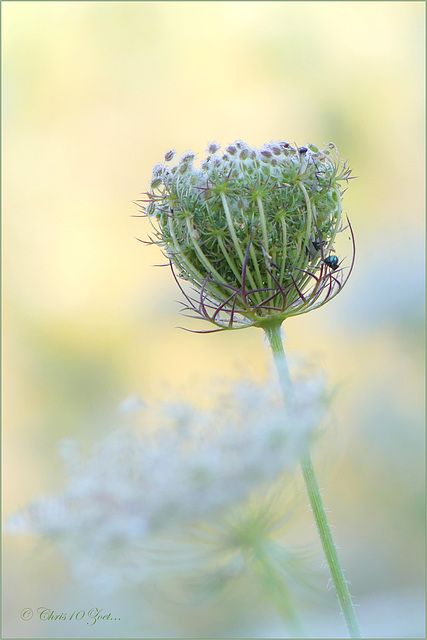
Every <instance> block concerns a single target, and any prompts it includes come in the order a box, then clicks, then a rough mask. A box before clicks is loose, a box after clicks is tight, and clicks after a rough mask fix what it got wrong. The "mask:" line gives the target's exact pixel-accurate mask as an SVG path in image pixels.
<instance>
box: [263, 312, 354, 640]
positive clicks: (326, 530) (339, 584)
mask: <svg viewBox="0 0 427 640" xmlns="http://www.w3.org/2000/svg"><path fill="white" fill-rule="evenodd" d="M265 332H266V334H267V337H268V340H269V342H270V346H271V350H272V351H273V356H274V361H275V363H276V367H277V372H278V375H279V380H280V385H281V387H282V392H283V398H284V401H285V404H286V403H289V400H290V399H291V398H292V383H291V378H290V376H289V370H288V366H287V364H286V356H285V351H284V349H283V344H282V339H281V329H280V325H279V324H272V325H270V326H268V327H266V328H265ZM301 467H302V473H303V476H304V480H305V485H306V489H307V493H308V496H309V498H310V504H311V507H312V509H313V514H314V518H315V520H316V525H317V529H318V531H319V536H320V540H321V542H322V547H323V551H324V553H325V556H326V560H327V562H328V565H329V569H330V572H331V576H332V580H333V583H334V586H335V592H336V594H337V598H338V601H339V604H340V607H341V611H342V613H343V616H344V619H345V621H346V624H347V628H348V631H349V634H350V638H361V637H362V636H361V634H360V630H359V623H358V621H357V617H356V612H355V610H354V606H353V601H352V599H351V595H350V592H349V590H348V585H347V582H346V580H345V577H344V572H343V570H342V567H341V564H340V561H339V559H338V554H337V550H336V546H335V544H334V541H333V538H332V534H331V529H330V527H329V524H328V520H327V518H326V513H325V508H324V506H323V501H322V496H321V494H320V490H319V485H318V484H317V480H316V475H315V472H314V468H313V463H312V462H311V458H310V453H309V451H308V449H307V450H306V451H304V452H303V454H302V455H301Z"/></svg>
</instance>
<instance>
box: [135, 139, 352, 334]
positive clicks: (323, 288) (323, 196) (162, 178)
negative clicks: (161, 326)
mask: <svg viewBox="0 0 427 640" xmlns="http://www.w3.org/2000/svg"><path fill="white" fill-rule="evenodd" d="M207 151H208V155H207V157H206V158H205V159H204V160H202V162H201V164H200V166H199V167H196V166H195V154H194V153H192V152H187V153H185V154H184V155H183V156H181V158H180V159H179V161H178V162H175V163H174V162H173V161H174V157H175V152H174V151H169V152H168V153H166V154H165V162H164V163H163V164H157V165H156V166H155V167H154V169H153V177H152V180H151V184H150V189H149V191H148V192H147V193H146V199H145V200H142V201H139V202H141V203H143V204H142V210H143V214H144V215H146V216H147V217H148V219H149V220H150V222H151V223H152V225H153V228H154V232H153V234H152V236H151V237H150V243H154V244H157V245H158V246H160V247H161V248H162V250H163V252H164V254H165V255H166V256H167V258H168V259H169V261H170V265H171V267H172V271H173V273H174V276H175V279H176V281H177V283H178V285H179V286H180V288H181V291H182V292H183V294H184V296H185V299H186V302H185V305H184V309H185V311H187V312H189V315H190V316H191V317H200V318H204V319H206V320H209V321H210V322H212V323H213V324H214V325H216V327H217V329H216V330H224V329H233V328H243V327H245V326H257V327H266V326H268V325H269V324H270V323H271V322H272V321H274V323H276V324H277V323H281V322H282V321H283V320H284V319H285V318H288V317H290V316H294V315H298V314H301V313H306V312H307V311H310V310H311V309H314V308H316V307H319V306H321V305H323V304H324V303H325V302H327V301H328V300H330V299H331V298H333V297H334V296H335V295H336V294H337V293H338V292H339V291H340V290H341V289H342V287H343V285H344V284H345V282H346V281H347V279H348V276H349V275H350V272H351V270H352V267H353V263H354V238H353V233H352V229H351V226H350V223H348V225H346V224H344V222H343V215H342V207H341V198H342V194H343V190H342V183H343V182H348V180H349V179H350V173H351V171H350V169H348V167H347V164H346V162H342V161H341V158H340V155H339V153H338V150H337V148H336V147H335V145H334V144H332V143H331V144H328V145H327V146H326V148H325V149H323V150H319V149H318V148H317V147H315V146H314V145H312V144H310V145H308V146H307V147H299V148H298V147H293V146H292V145H290V144H289V143H287V142H272V143H270V144H266V145H264V146H263V147H262V148H261V149H256V148H252V147H249V146H248V145H247V144H246V143H244V142H242V141H241V140H238V141H236V142H234V143H233V144H230V145H229V146H228V147H226V148H225V149H224V152H223V153H221V152H220V145H218V144H216V143H211V144H210V145H209V147H208V149H207ZM344 228H348V229H349V235H350V254H351V255H350V256H348V257H344V258H343V259H342V260H341V259H340V258H341V257H338V256H337V254H336V251H335V249H334V246H335V241H336V239H337V235H338V234H339V233H340V232H342V231H343V230H344ZM178 278H182V279H184V280H188V281H189V282H190V283H191V284H192V285H193V289H194V290H195V291H196V296H194V294H193V293H191V294H190V293H188V292H185V291H184V289H183V287H182V286H181V284H180V282H179V279H178ZM214 331H215V329H214Z"/></svg>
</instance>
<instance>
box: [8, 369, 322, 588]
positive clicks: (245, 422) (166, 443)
mask: <svg viewBox="0 0 427 640" xmlns="http://www.w3.org/2000/svg"><path fill="white" fill-rule="evenodd" d="M324 401H325V397H324V390H323V384H322V382H321V381H320V380H319V379H314V378H313V379H311V380H310V381H309V382H307V381H305V382H304V383H302V384H296V385H295V399H294V402H293V403H292V405H291V406H289V407H288V408H287V409H286V410H285V409H284V407H283V402H282V399H281V396H280V392H279V388H278V387H276V386H275V385H273V384H272V383H271V382H270V383H268V384H267V385H265V386H259V385H256V384H252V383H244V384H240V385H238V386H236V388H235V389H234V390H233V392H232V393H229V394H226V395H222V396H220V397H219V398H218V400H217V406H216V407H215V408H214V409H213V410H210V411H206V410H205V411H201V410H199V409H197V408H196V407H194V406H192V405H190V404H185V403H175V404H172V403H170V404H162V405H160V406H159V407H157V408H153V407H147V406H145V405H144V404H143V403H135V402H133V403H132V404H133V406H137V407H138V415H140V418H141V421H140V425H139V427H138V429H133V430H130V429H118V430H116V431H114V432H112V433H110V435H108V436H107V438H105V440H103V441H101V442H100V443H99V444H97V445H96V446H95V447H94V448H93V450H92V452H91V453H90V455H89V456H88V457H83V456H82V455H81V454H80V452H79V450H78V447H77V445H76V444H75V443H74V442H72V441H65V442H62V443H61V447H60V453H61V455H62V457H63V459H64V462H65V468H66V472H67V476H68V480H67V484H66V487H65V488H64V489H63V491H62V492H61V493H59V494H58V495H57V496H54V497H48V498H43V499H40V500H38V501H37V502H35V503H34V504H33V505H31V506H30V507H29V508H28V509H27V510H26V511H24V512H20V513H18V514H16V515H15V516H13V517H12V518H10V519H9V522H8V530H9V531H10V532H13V533H17V532H25V531H26V532H35V533H40V534H44V535H47V536H49V537H52V538H53V539H55V540H56V541H57V542H58V544H59V545H60V548H61V549H62V550H63V551H65V553H66V554H67V556H70V555H71V556H72V565H73V568H74V570H75V572H76V573H78V574H79V575H80V577H81V578H83V579H85V580H86V579H91V581H92V582H93V578H94V577H96V579H97V580H98V581H99V583H100V584H104V585H105V583H107V582H108V584H109V585H110V587H111V586H113V587H114V586H116V585H117V583H119V582H121V580H122V579H123V578H124V576H125V579H126V581H128V580H129V579H131V580H135V581H143V580H144V578H145V577H146V574H147V572H149V570H150V562H149V560H148V556H147V549H148V547H149V546H150V544H152V542H153V540H154V539H155V537H156V536H158V535H159V534H161V535H167V536H170V535H173V532H174V531H181V532H182V529H183V527H184V528H185V527H191V526H192V525H194V524H195V523H197V522H200V521H203V522H205V523H207V522H214V521H215V520H216V519H217V518H218V514H219V513H220V512H221V513H222V512H223V511H224V510H225V509H226V508H227V507H230V506H231V505H235V504H237V503H239V504H241V503H242V502H243V501H244V500H245V499H247V498H248V497H249V496H250V495H253V494H254V493H257V492H262V493H261V495H264V493H265V492H266V491H268V489H269V487H271V485H272V484H273V483H274V481H275V480H276V479H277V478H278V477H279V476H280V475H281V474H282V473H284V472H285V471H292V470H293V468H294V465H295V463H296V461H297V460H298V456H299V451H300V447H301V446H302V445H303V443H304V442H305V441H306V439H307V437H309V436H310V435H311V433H312V432H313V429H314V428H315V427H316V426H317V425H318V424H319V422H320V420H321V416H322V411H323V407H324ZM125 405H126V403H124V404H122V406H121V410H122V411H123V410H124V409H123V407H124V406H125ZM144 545H148V546H144ZM105 572H107V573H105ZM107 574H108V579H107V577H106V575H107ZM99 586H100V585H99Z"/></svg>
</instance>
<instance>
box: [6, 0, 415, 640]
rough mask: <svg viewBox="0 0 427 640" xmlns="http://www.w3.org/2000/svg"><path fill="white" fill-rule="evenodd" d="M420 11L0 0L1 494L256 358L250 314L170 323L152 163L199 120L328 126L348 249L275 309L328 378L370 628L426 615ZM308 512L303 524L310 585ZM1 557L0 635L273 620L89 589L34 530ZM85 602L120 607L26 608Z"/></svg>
mask: <svg viewBox="0 0 427 640" xmlns="http://www.w3.org/2000/svg"><path fill="white" fill-rule="evenodd" d="M424 11H425V8H424V3H422V2H10V1H6V2H2V27H3V29H2V42H3V69H2V71H3V180H2V187H3V193H2V195H3V202H2V204H3V235H2V240H3V243H2V244H3V247H2V248H3V450H2V452H3V489H4V491H3V507H4V514H5V515H8V514H10V513H12V512H13V511H14V510H16V509H18V508H21V507H23V506H25V505H26V504H27V503H28V502H30V501H31V500H32V499H34V498H35V497H37V496H39V495H41V494H49V493H52V492H55V490H56V489H57V487H58V485H60V484H61V482H62V478H63V476H62V472H61V468H60V463H59V461H58V457H57V453H56V447H57V443H58V441H59V440H61V439H63V438H74V439H77V440H78V441H79V442H80V443H82V444H83V445H89V444H90V443H92V442H96V441H97V440H98V439H100V438H102V437H103V436H104V435H106V434H107V433H108V432H109V430H110V429H111V428H112V427H114V426H116V424H117V414H116V407H117V405H118V404H119V403H120V402H121V401H122V400H123V399H124V398H126V397H127V396H129V395H135V394H138V395H141V396H142V397H143V398H144V399H145V400H147V401H150V400H152V399H159V398H165V399H167V398H168V397H170V396H171V395H177V394H181V395H182V396H183V397H186V398H195V399H196V400H197V399H198V398H200V396H201V394H206V393H209V388H210V384H211V382H212V381H213V380H217V379H218V378H221V379H222V380H233V379H234V378H236V377H238V376H239V372H244V373H245V374H248V372H249V374H250V375H252V376H253V377H255V378H256V377H259V378H262V376H265V374H266V372H267V371H268V368H269V358H270V356H269V354H268V351H267V349H266V347H265V344H264V340H263V335H262V333H261V331H259V330H256V329H251V330H248V331H242V332H225V333H220V334H213V335H207V336H199V335H194V334H191V333H186V332H184V331H180V330H177V329H176V326H177V325H182V324H186V323H187V324H186V326H191V324H190V325H188V323H191V321H185V320H184V319H183V318H181V317H180V316H179V305H178V304H176V302H175V300H176V299H178V298H179V292H177V290H176V286H175V284H174V282H173V280H172V278H171V276H170V273H169V271H168V270H167V269H159V268H154V267H153V266H151V265H153V264H156V263H159V262H162V257H161V255H160V254H159V251H158V249H157V248H156V247H149V248H147V247H145V246H144V245H143V244H141V243H140V242H138V241H136V240H135V236H136V237H139V238H143V237H144V236H145V234H146V233H147V231H148V228H147V224H146V221H144V220H141V219H139V218H134V217H131V216H132V215H133V214H135V213H136V208H135V205H134V204H133V201H134V200H136V199H138V198H139V197H141V196H140V194H141V193H142V192H143V191H144V190H146V189H147V187H148V182H149V179H150V176H151V167H152V166H153V165H154V164H155V163H156V162H158V161H161V160H162V158H163V154H164V153H165V152H166V151H167V150H169V149H171V148H175V149H177V150H178V153H179V154H181V153H182V152H184V151H186V150H188V149H192V150H193V151H196V152H198V153H203V152H204V150H205V148H206V145H207V143H208V142H210V141H212V140H215V141H217V142H221V143H223V144H224V145H226V144H227V143H230V142H232V141H234V140H235V139H237V138H243V139H244V140H246V141H247V142H248V143H250V144H253V145H262V144H263V143H264V142H268V141H270V140H278V139H280V140H283V139H285V140H288V141H289V142H291V143H293V142H296V143H297V144H298V145H303V144H305V143H307V142H312V143H314V144H316V145H318V146H321V145H323V144H324V143H327V142H329V141H333V142H335V143H336V144H337V145H338V148H339V149H340V151H341V154H342V156H343V158H348V159H349V162H350V166H351V167H353V170H354V175H356V176H358V179H357V180H353V181H351V182H350V185H349V190H348V191H347V192H346V194H345V201H344V204H345V210H346V212H347V213H348V214H349V215H350V218H351V221H352V225H353V228H354V231H355V234H356V241H357V261H356V267H355V271H354V274H353V276H352V278H351V280H350V281H349V283H348V285H347V287H346V289H345V290H344V292H343V293H342V294H341V295H340V296H339V297H338V298H336V299H335V300H334V301H333V302H331V304H330V305H326V306H325V307H323V308H322V309H320V310H318V311H315V312H314V313H310V314H307V315H304V316H302V317H300V318H294V319H291V320H289V321H287V322H286V326H285V327H284V329H285V332H286V338H287V348H288V352H289V354H290V356H292V355H297V354H303V355H304V356H307V357H308V358H309V359H314V360H316V362H317V363H319V364H320V366H321V367H322V369H323V370H324V371H325V373H326V374H327V376H328V379H329V381H330V385H331V387H332V386H334V385H339V393H338V395H337V398H336V401H335V405H334V412H333V419H332V422H333V424H332V427H331V431H330V433H329V434H328V433H327V434H326V435H325V437H324V440H323V444H322V448H321V451H320V452H319V455H318V461H317V467H318V473H319V478H320V484H321V486H322V489H323V493H324V496H325V500H326V504H327V506H328V508H329V509H330V510H331V514H330V519H331V522H332V523H333V524H334V525H335V527H336V529H335V534H336V538H337V543H338V545H339V546H340V547H341V551H340V553H341V557H342V560H343V564H344V566H345V568H346V574H347V575H348V577H349V579H350V580H351V582H352V592H353V593H354V595H356V596H357V603H358V604H359V605H360V606H359V608H358V613H359V615H360V620H361V624H362V628H363V631H364V633H365V636H366V637H387V638H389V637H408V638H409V637H424V612H423V602H424V597H423V584H424V560H423V550H424V543H423V535H424V515H423V511H424V481H423V460H424V441H423V435H424V419H423V407H424V355H423V354H424V351H423V350H424V319H423V309H424V213H423V207H424V173H425V166H424V147H425V132H424V95H425V86H424V79H425V70H424ZM193 326H194V327H195V328H209V327H201V326H200V325H196V324H195V325H193ZM310 523H311V519H310V517H309V516H306V519H303V521H302V522H301V525H300V526H301V531H300V533H299V536H300V538H301V539H302V540H304V541H309V540H313V541H315V542H314V544H315V547H314V549H315V551H316V553H317V555H316V556H315V559H314V562H313V566H315V568H316V569H319V570H322V571H323V575H324V580H322V581H321V587H322V588H325V589H326V583H327V572H326V570H325V569H324V567H323V568H322V556H321V553H320V550H319V549H318V548H317V546H316V545H317V544H318V543H317V542H316V532H315V530H314V528H310ZM297 537H298V536H297ZM3 558H4V591H3V602H4V607H5V611H4V614H5V615H4V617H3V625H4V626H3V637H20V638H22V637H28V638H32V637H70V636H73V637H98V636H99V637H163V636H170V637H195V636H196V637H279V636H281V637H283V636H284V635H285V634H286V631H285V630H284V628H283V627H282V624H281V622H280V620H279V619H278V618H277V616H276V614H275V613H274V611H273V610H272V609H270V607H269V605H268V604H267V603H264V602H258V604H257V606H256V607H254V605H253V603H252V604H249V603H245V601H244V599H243V600H241V608H242V611H241V613H242V616H241V617H239V616H237V615H236V616H235V617H233V615H231V614H230V612H228V613H227V612H226V611H225V612H222V610H221V609H220V608H219V609H218V608H216V609H215V608H214V609H210V608H209V605H204V608H203V607H201V608H199V609H189V610H188V611H187V610H179V607H175V608H173V607H172V611H171V613H170V615H169V616H168V617H164V612H161V613H158V612H157V613H156V610H155V607H151V606H150V605H147V602H146V601H144V600H143V599H141V597H140V595H138V594H136V593H135V592H134V591H132V590H131V589H129V590H128V591H126V593H123V592H122V593H119V594H118V595H116V596H115V597H114V598H111V599H110V600H108V599H103V600H102V602H99V599H98V598H97V597H96V594H94V593H93V592H91V591H90V590H87V591H85V590H84V589H82V588H81V586H80V585H77V584H76V583H75V582H73V579H72V577H71V575H70V573H69V569H68V567H67V565H66V564H65V562H63V560H62V559H61V557H60V556H59V555H58V554H56V552H55V551H54V550H52V549H51V548H49V546H48V545H46V544H43V543H42V544H40V542H39V541H37V540H29V539H22V540H20V539H9V538H8V539H7V540H6V542H5V546H4V555H3ZM89 604H90V605H91V606H97V607H104V609H105V610H107V609H108V608H109V607H110V608H113V607H114V611H115V612H116V613H117V614H118V615H120V616H121V619H122V621H123V622H122V623H121V626H120V628H119V627H114V628H112V627H111V626H110V627H108V629H106V628H105V626H104V627H101V626H100V625H97V627H96V628H94V627H86V626H84V625H78V624H76V625H73V626H71V625H70V624H69V623H64V622H57V623H53V622H45V623H41V622H40V621H36V620H35V619H34V620H33V621H31V622H24V621H22V620H21V619H20V617H19V612H20V611H21V609H23V608H24V607H32V608H34V609H35V608H36V607H37V606H46V607H49V608H53V609H55V610H57V611H58V612H60V611H69V610H74V609H77V610H78V609H87V608H88V606H89ZM305 606H306V607H307V609H306V612H307V618H308V620H309V624H310V625H311V627H310V628H311V632H312V633H313V635H317V636H318V637H319V636H320V637H322V634H323V637H341V636H342V634H345V629H344V625H343V622H342V620H340V617H339V614H338V613H337V611H336V605H335V601H334V594H333V593H332V592H330V593H329V594H327V596H326V604H325V603H322V604H321V605H316V604H313V605H310V603H309V602H308V603H306V605H305ZM316 606H317V608H316ZM310 607H311V608H310ZM162 616H163V617H162ZM334 634H335V635H334Z"/></svg>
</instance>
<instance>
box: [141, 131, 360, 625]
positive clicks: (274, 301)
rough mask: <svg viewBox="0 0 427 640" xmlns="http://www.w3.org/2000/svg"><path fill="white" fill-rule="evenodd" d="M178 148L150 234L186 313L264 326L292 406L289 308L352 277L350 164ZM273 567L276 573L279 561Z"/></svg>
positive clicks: (298, 309)
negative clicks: (344, 242) (345, 203)
mask: <svg viewBox="0 0 427 640" xmlns="http://www.w3.org/2000/svg"><path fill="white" fill-rule="evenodd" d="M174 158H175V152H174V151H169V152H168V153H166V155H165V162H164V163H163V164H158V165H156V166H155V167H154V169H153V177H152V180H151V185H150V190H149V191H148V192H147V193H146V199H144V200H140V201H139V202H140V203H141V209H142V214H143V216H146V217H147V218H148V219H149V221H150V222H151V224H152V226H153V233H152V235H151V237H149V241H143V242H146V243H147V244H156V245H158V246H159V247H160V248H161V249H162V251H163V253H164V255H165V256H166V257H167V259H168V261H169V264H170V266H171V269H172V272H173V274H174V277H175V280H176V282H177V284H178V286H179V287H180V289H181V292H182V293H183V295H184V297H185V303H184V309H183V311H184V312H185V314H186V315H189V316H190V317H195V318H202V319H204V320H207V321H209V322H210V323H212V324H213V325H214V326H215V328H214V329H211V330H207V331H205V332H206V333H209V332H214V331H224V330H230V329H241V328H245V327H249V326H254V327H260V328H262V329H263V330H264V331H265V333H266V335H267V338H268V340H269V343H270V346H271V349H272V352H273V356H274V359H275V363H276V366H277V371H278V376H279V380H280V383H281V387H282V391H283V399H284V402H285V405H287V406H288V407H292V406H293V405H294V403H295V397H294V391H293V386H292V382H291V378H290V375H289V371H288V368H287V364H286V358H285V353H284V350H283V344H282V338H281V330H280V327H281V324H282V323H283V321H284V320H285V319H286V318H289V317H292V316H296V315H299V314H302V313H307V312H308V311H311V310H313V309H316V308H318V307H321V306H322V305H324V304H325V303H326V302H328V301H329V300H331V299H332V298H334V297H335V296H336V295H337V294H338V293H339V292H340V291H342V289H343V287H344V285H345V284H346V282H347V281H348V278H349V276H350V274H351V271H352V269H353V265H354V259H355V241H354V235H353V230H352V228H351V224H350V221H349V220H348V218H347V217H346V220H345V221H344V220H343V213H342V195H343V193H344V189H343V183H348V181H349V180H350V179H351V170H350V169H349V168H348V166H347V163H346V162H343V161H342V160H341V158H340V155H339V152H338V149H337V148H336V146H335V145H334V144H332V143H330V144H328V145H327V146H326V147H325V148H324V149H323V150H320V149H319V148H318V147H316V146H314V145H312V144H308V145H307V146H305V147H296V146H292V145H290V144H289V143H288V142H283V141H279V142H272V143H269V144H266V145H264V146H263V147H262V148H261V149H256V148H251V147H249V146H248V145H247V144H246V143H244V142H242V141H240V140H238V141H236V142H234V143H233V144H230V145H229V146H228V147H226V149H225V152H224V153H223V154H221V153H220V147H219V145H217V144H216V143H211V144H210V145H209V147H208V155H207V157H206V158H205V159H204V160H203V161H202V162H201V164H200V166H199V167H196V166H195V159H196V157H195V154H194V153H192V152H187V153H185V154H184V155H183V156H182V157H181V158H180V160H179V161H178V162H177V163H175V164H173V161H174ZM346 229H348V230H349V241H350V244H349V248H350V252H349V253H350V254H349V256H347V257H344V258H342V259H340V258H339V257H338V255H337V251H336V248H335V246H336V241H337V239H338V237H339V235H340V234H342V233H343V232H344V231H345V230H346ZM180 279H183V280H187V281H189V283H190V284H191V285H192V292H188V291H186V290H185V289H184V287H183V286H182V285H181V283H180ZM205 332H203V331H202V332H199V333H205ZM301 467H302V472H303V476H304V480H305V483H306V488H307V493H308V495H309V498H310V503H311V506H312V509H313V514H314V517H315V520H316V524H317V528H318V531H319V535H320V539H321V542H322V546H323V549H324V553H325V556H326V559H327V562H328V565H329V568H330V571H331V576H332V580H333V583H334V586H335V590H336V594H337V597H338V600H339V603H340V606H341V610H342V613H343V615H344V618H345V621H346V624H347V627H348V630H349V634H350V636H351V637H353V638H358V637H360V631H359V626H358V622H357V618H356V615H355V611H354V607H353V603H352V599H351V596H350V593H349V590H348V586H347V583H346V580H345V578H344V574H343V571H342V568H341V565H340V562H339V559H338V555H337V551H336V547H335V544H334V542H333V539H332V535H331V531H330V528H329V524H328V521H327V518H326V513H325V509H324V506H323V502H322V498H321V495H320V491H319V487H318V484H317V480H316V476H315V474H314V469H313V465H312V463H311V459H310V454H309V447H308V443H307V444H306V445H305V446H304V447H303V448H302V450H301ZM264 575H270V576H271V575H272V574H271V567H270V568H268V570H267V567H264ZM269 580H270V579H269ZM270 587H271V589H270V591H271V592H273V593H274V594H275V597H274V598H273V600H275V601H276V603H277V600H278V599H279V600H280V587H279V586H278V584H277V581H274V580H272V579H271V580H270ZM278 590H279V591H278ZM282 597H283V599H285V598H286V594H285V593H282Z"/></svg>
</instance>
